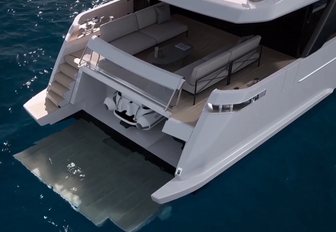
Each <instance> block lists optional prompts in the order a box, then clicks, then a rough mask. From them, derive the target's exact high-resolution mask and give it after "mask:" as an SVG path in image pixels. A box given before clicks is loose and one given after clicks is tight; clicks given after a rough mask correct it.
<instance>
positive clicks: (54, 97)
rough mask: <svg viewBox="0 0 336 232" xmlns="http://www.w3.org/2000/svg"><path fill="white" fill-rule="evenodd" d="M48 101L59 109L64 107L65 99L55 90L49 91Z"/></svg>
mask: <svg viewBox="0 0 336 232" xmlns="http://www.w3.org/2000/svg"><path fill="white" fill-rule="evenodd" d="M47 99H49V100H50V101H51V102H52V103H54V104H55V105H56V106H57V107H59V108H60V107H61V106H63V105H64V98H63V97H61V96H59V95H58V94H57V93H55V92H54V91H53V90H51V89H50V90H48V93H47Z"/></svg>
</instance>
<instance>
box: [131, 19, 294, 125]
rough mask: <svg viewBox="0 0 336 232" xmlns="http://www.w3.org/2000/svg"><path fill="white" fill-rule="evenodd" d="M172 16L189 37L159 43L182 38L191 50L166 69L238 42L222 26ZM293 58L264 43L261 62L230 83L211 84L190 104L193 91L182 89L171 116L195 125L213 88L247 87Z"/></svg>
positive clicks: (188, 62)
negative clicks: (184, 27) (186, 30)
mask: <svg viewBox="0 0 336 232" xmlns="http://www.w3.org/2000/svg"><path fill="white" fill-rule="evenodd" d="M174 18H175V19H176V20H178V21H179V22H181V23H183V24H186V25H187V26H188V29H189V35H188V37H186V36H184V35H183V36H179V37H176V38H174V39H172V40H169V41H167V42H165V43H163V44H162V45H161V46H164V45H165V44H167V43H178V42H185V43H187V44H190V45H192V47H193V51H192V53H191V55H190V56H188V57H187V58H185V59H184V60H183V61H182V62H177V63H175V64H173V65H169V66H167V67H163V68H165V69H167V70H168V71H172V72H174V71H176V70H177V69H179V68H181V67H183V66H185V65H188V64H190V63H192V62H194V61H196V60H198V59H200V58H202V57H204V56H206V55H207V54H210V53H212V52H214V51H216V50H218V49H220V48H228V49H229V48H230V47H232V46H234V45H235V44H237V43H239V40H240V38H239V37H238V36H236V35H233V34H230V33H228V32H225V31H223V30H221V29H218V28H215V27H212V26H209V25H207V24H204V23H201V22H198V21H196V20H193V19H190V18H187V17H184V16H181V15H175V16H174ZM151 52H153V49H148V50H145V51H143V52H141V53H139V54H137V55H136V56H137V57H138V58H141V59H143V60H146V59H147V57H148V56H149V54H150V53H151ZM294 59H295V58H293V57H290V56H288V55H286V54H283V53H281V52H278V51H276V50H273V49H271V48H268V47H263V51H262V58H261V65H260V66H259V67H258V66H257V64H252V65H249V66H247V67H246V68H244V69H242V70H240V71H239V72H237V73H235V74H233V75H232V77H231V83H230V84H229V85H226V81H225V80H224V81H220V82H218V83H217V84H214V85H212V86H211V87H209V88H207V89H206V90H204V91H203V92H201V93H199V94H197V97H196V103H195V105H193V95H192V94H190V93H188V92H186V91H182V94H181V98H180V101H179V104H178V105H177V106H175V107H174V108H173V110H172V117H173V118H175V119H177V120H179V121H182V122H184V123H188V124H190V125H195V124H196V122H197V120H198V118H199V116H200V114H201V111H202V109H203V106H204V104H205V103H206V100H207V98H208V97H209V95H210V93H211V92H212V91H213V90H214V89H222V90H227V89H237V88H239V89H242V88H247V87H248V86H250V85H251V84H252V83H253V81H255V80H258V81H260V80H262V79H264V78H266V77H268V76H269V75H271V74H272V73H274V72H276V71H277V70H279V69H281V68H283V67H285V66H287V65H288V64H289V63H291V62H292V61H294Z"/></svg>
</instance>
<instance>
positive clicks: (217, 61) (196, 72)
mask: <svg viewBox="0 0 336 232" xmlns="http://www.w3.org/2000/svg"><path fill="white" fill-rule="evenodd" d="M230 55H231V53H230V51H225V52H222V53H221V54H219V55H217V56H215V57H212V58H211V59H209V60H207V61H205V62H203V63H201V64H199V65H197V66H196V67H194V69H193V71H192V73H191V76H190V78H188V79H187V81H188V82H189V83H190V84H192V85H194V84H195V82H196V80H198V79H199V78H201V77H204V76H207V75H209V74H211V73H213V72H215V71H217V70H218V69H220V68H222V67H225V66H226V65H227V64H228V63H229V59H230Z"/></svg>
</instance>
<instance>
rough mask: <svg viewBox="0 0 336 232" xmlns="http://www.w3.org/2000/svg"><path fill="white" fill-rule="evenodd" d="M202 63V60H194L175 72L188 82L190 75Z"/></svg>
mask: <svg viewBox="0 0 336 232" xmlns="http://www.w3.org/2000/svg"><path fill="white" fill-rule="evenodd" d="M203 62H204V61H203V60H202V59H199V60H196V61H195V62H193V63H191V64H188V65H186V66H184V67H182V68H181V69H179V70H177V71H175V73H176V74H178V75H181V76H183V77H184V78H185V79H186V80H188V79H189V78H190V76H191V73H192V71H193V69H194V67H196V66H197V65H199V64H201V63H203Z"/></svg>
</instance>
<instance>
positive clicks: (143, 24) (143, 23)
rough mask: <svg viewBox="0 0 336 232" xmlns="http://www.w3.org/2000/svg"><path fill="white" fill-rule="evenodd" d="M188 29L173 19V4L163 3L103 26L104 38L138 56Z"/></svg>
mask: <svg viewBox="0 0 336 232" xmlns="http://www.w3.org/2000/svg"><path fill="white" fill-rule="evenodd" d="M187 31H188V27H187V26H186V25H184V24H181V23H179V22H177V21H175V20H173V19H172V18H171V15H170V6H169V5H168V4H166V3H159V4H156V5H154V6H151V7H147V8H145V9H142V10H140V11H137V12H135V13H131V14H128V15H125V16H123V17H121V18H118V19H116V20H113V21H111V22H109V23H106V24H104V25H102V26H101V27H100V33H101V35H100V37H101V38H102V39H103V40H105V41H106V42H108V43H111V44H112V45H114V46H115V47H117V48H119V49H121V50H123V51H125V52H127V53H129V54H131V55H134V54H136V53H139V52H141V51H143V50H145V49H148V48H150V47H153V46H155V45H157V44H159V43H161V42H164V41H166V40H168V39H171V38H173V37H175V36H178V35H180V34H183V33H186V32H187Z"/></svg>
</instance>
